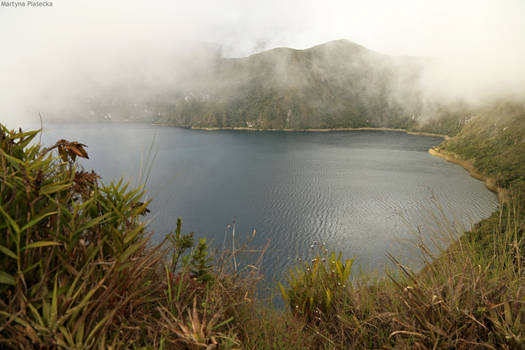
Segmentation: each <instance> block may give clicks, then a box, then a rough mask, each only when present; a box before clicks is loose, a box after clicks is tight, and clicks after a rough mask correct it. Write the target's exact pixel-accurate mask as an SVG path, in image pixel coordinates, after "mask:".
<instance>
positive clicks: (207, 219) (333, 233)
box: [42, 123, 497, 280]
mask: <svg viewBox="0 0 525 350" xmlns="http://www.w3.org/2000/svg"><path fill="white" fill-rule="evenodd" d="M60 138H66V139H69V140H75V141H80V142H83V143H85V144H87V145H88V153H89V155H90V159H89V160H88V161H84V162H83V164H84V166H85V167H86V168H87V169H96V170H97V172H98V173H99V174H100V175H102V177H103V180H104V181H106V182H107V181H110V180H112V179H117V178H119V177H121V176H124V177H126V178H127V179H130V180H131V181H132V182H137V181H138V179H139V177H140V176H141V174H142V175H144V174H146V173H147V169H144V168H145V167H146V165H145V164H147V163H148V161H152V160H153V165H152V167H151V173H150V176H149V178H148V182H147V189H148V191H149V194H150V195H151V196H152V197H153V198H154V201H153V203H152V205H151V207H150V208H151V211H152V214H151V219H152V221H151V224H150V228H151V229H152V230H154V231H155V239H156V240H160V239H161V238H162V237H163V235H164V234H165V233H167V232H169V231H170V230H173V229H174V227H175V223H176V218H177V217H178V216H181V217H182V218H183V221H184V229H185V231H195V233H196V235H197V236H205V237H208V240H211V241H212V246H214V247H222V245H223V241H224V234H225V229H226V227H227V225H228V224H231V223H232V220H233V219H234V218H236V222H237V224H236V234H237V237H240V239H241V240H242V238H243V237H246V238H247V237H248V236H251V233H252V231H253V230H254V229H255V230H256V235H255V238H254V239H253V240H252V242H251V245H252V247H257V248H262V247H263V246H264V245H265V244H266V242H267V241H268V240H270V245H269V249H268V251H267V252H266V255H265V257H264V260H263V272H264V273H265V276H266V278H267V280H272V279H274V278H276V277H277V278H279V277H280V274H281V273H282V272H283V271H286V270H287V269H288V267H290V266H292V265H293V264H294V263H295V261H296V259H297V258H298V257H301V258H309V257H310V254H311V253H312V252H311V249H310V245H311V244H312V242H313V241H321V242H325V243H326V244H327V245H328V247H330V248H334V249H337V250H342V251H343V253H344V254H345V255H346V256H356V257H357V261H356V263H357V264H358V265H359V266H360V267H361V268H362V269H363V270H375V269H379V270H381V269H383V268H384V266H385V265H386V264H388V258H387V256H386V252H390V253H391V254H393V255H395V256H401V257H405V258H408V257H409V256H410V255H411V252H410V249H409V248H408V246H407V245H406V244H405V243H404V240H406V239H412V238H413V237H414V236H413V234H412V233H410V231H417V230H418V229H419V230H420V231H421V232H422V234H423V236H425V235H431V232H432V231H433V230H437V227H436V224H435V222H434V220H433V219H432V215H438V210H437V209H436V207H435V204H434V201H433V198H434V199H436V200H437V202H438V203H439V205H440V206H441V207H442V210H443V212H444V213H445V215H446V217H447V218H448V219H449V220H450V221H451V222H452V221H455V223H452V224H451V226H453V225H462V226H464V227H466V228H468V227H469V226H470V225H471V224H472V223H473V222H476V221H479V220H480V219H481V218H483V217H486V216H488V215H489V214H490V213H491V212H492V211H494V210H495V208H496V207H497V199H496V197H495V195H494V194H492V193H490V192H489V191H488V190H486V189H485V188H484V186H483V184H482V183H481V182H480V181H477V180H475V179H473V178H471V177H470V176H469V175H468V173H467V172H466V171H464V170H463V169H462V168H461V167H459V166H457V165H454V164H450V163H447V162H445V161H443V160H441V159H439V158H435V157H432V156H431V155H429V154H428V152H427V150H428V148H430V147H432V146H435V145H437V144H439V143H440V142H441V139H440V138H436V137H426V136H416V135H407V134H404V133H397V132H381V131H355V132H335V133H289V132H248V131H247V132H230V131H216V132H215V131H197V130H186V129H177V128H171V127H154V126H149V125H144V124H111V123H108V124H50V125H47V126H46V131H45V133H44V135H43V138H42V142H43V143H46V144H50V143H52V142H54V141H56V140H57V139H60ZM151 146H152V149H153V152H152V153H148V150H149V148H150V147H151ZM148 154H149V155H148ZM142 178H143V179H144V176H142ZM229 238H230V237H229V234H228V239H229ZM227 244H228V246H229V245H230V244H231V243H230V242H227ZM412 254H413V252H412ZM242 262H243V261H241V263H242ZM412 263H413V262H412Z"/></svg>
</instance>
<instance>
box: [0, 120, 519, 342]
mask: <svg viewBox="0 0 525 350" xmlns="http://www.w3.org/2000/svg"><path fill="white" fill-rule="evenodd" d="M518 117H519V115H518V116H512V117H510V118H509V123H513V122H516V123H517V124H516V127H517V126H519V125H522V124H523V123H522V119H519V118H518ZM480 122H481V119H480ZM476 123H477V122H476ZM468 125H469V129H467V128H465V130H464V132H462V133H460V134H459V135H458V136H457V137H455V138H452V139H451V140H450V141H449V142H448V143H446V144H444V145H443V148H444V149H449V147H450V149H452V148H453V147H456V148H454V152H455V153H457V154H462V153H461V152H462V151H463V150H464V149H465V148H464V147H463V146H458V144H459V142H462V141H461V140H462V139H464V138H468V137H474V136H473V135H474V131H475V130H477V128H476V127H475V125H477V124H474V121H472V122H469V124H468ZM468 130H471V131H468ZM480 130H482V129H480ZM506 130H508V129H506ZM506 130H505V131H506ZM520 130H522V129H520ZM36 135H37V132H29V133H23V132H21V131H20V132H15V131H8V130H6V129H5V128H4V127H2V128H1V132H0V143H1V148H0V151H1V152H0V166H1V168H0V169H1V171H0V209H1V210H0V211H1V213H0V214H1V217H2V220H1V221H0V344H1V345H2V346H3V347H5V348H13V349H16V348H18V349H26V348H48V349H55V348H60V349H62V348H63V349H67V348H72V349H73V348H74V349H89V348H100V349H102V348H111V349H128V348H137V349H139V348H142V349H172V348H173V349H214V348H225V349H228V348H243V349H307V348H310V349H315V348H318V349H347V348H356V349H369V348H387V349H388V348H392V349H394V348H395V349H409V348H410V349H412V348H414V349H496V348H498V349H525V326H524V325H525V290H524V288H523V286H525V276H524V271H525V260H524V259H523V255H524V254H523V252H524V238H523V236H524V235H523V232H524V231H525V224H524V220H523V215H520V207H521V208H522V207H523V201H521V202H520V201H519V199H516V200H515V201H514V202H512V203H509V204H508V205H505V206H504V207H502V209H501V211H500V212H499V213H496V214H495V215H493V217H492V218H490V219H488V220H485V221H483V222H481V223H480V224H478V225H477V226H476V227H475V228H474V229H473V230H472V232H471V233H469V234H466V235H464V236H463V237H462V238H461V239H460V240H458V241H457V242H456V243H455V244H452V245H451V246H450V247H449V248H447V249H445V247H446V244H447V243H449V242H444V244H443V246H440V245H439V244H438V243H436V244H437V246H436V247H428V246H425V245H424V244H423V243H421V242H418V243H419V247H420V252H421V257H422V258H423V259H424V261H425V262H426V263H425V266H424V268H423V269H422V270H421V271H420V272H418V273H415V272H412V271H410V270H409V269H407V268H406V267H404V266H403V265H402V264H401V263H400V262H398V261H396V260H395V259H393V260H394V262H395V263H396V265H397V267H398V272H397V273H394V272H392V273H389V274H388V275H387V278H385V279H377V280H376V279H370V278H367V277H366V276H365V277H359V278H357V279H356V280H350V279H349V276H350V273H351V269H352V262H353V260H351V259H350V260H348V259H344V258H343V257H342V256H340V255H339V256H338V255H337V254H335V253H332V252H328V251H327V250H326V249H325V247H323V246H317V248H318V251H319V254H318V256H317V258H316V259H314V260H313V261H311V262H308V263H304V264H301V265H299V266H297V268H296V269H295V270H294V271H293V272H290V274H289V280H288V283H287V284H286V285H281V292H282V294H283V296H284V298H285V301H286V303H287V308H286V310H280V311H279V310H274V309H272V308H270V307H268V306H261V305H260V303H259V301H258V300H257V298H256V295H255V294H254V291H255V284H256V281H257V278H256V276H255V274H254V273H248V272H244V273H243V272H240V273H235V272H232V271H230V272H228V271H229V270H228V269H227V265H225V264H224V262H226V261H230V259H229V258H228V257H226V259H221V258H220V257H215V259H214V260H213V261H212V260H210V257H208V253H207V247H206V244H205V241H200V242H198V243H197V244H195V242H193V238H192V236H191V234H189V235H184V234H182V232H181V222H180V221H179V222H178V223H177V225H176V229H175V232H173V233H170V234H168V235H167V238H166V240H165V242H163V243H162V244H161V245H159V246H156V247H151V246H150V245H148V243H147V241H148V234H147V230H146V228H145V224H144V222H142V220H141V219H140V218H141V216H142V215H143V214H144V213H145V211H146V210H147V204H148V203H147V202H146V203H142V202H141V200H142V197H143V196H142V194H143V193H142V191H141V190H140V189H136V190H135V189H129V188H128V187H127V185H124V184H123V183H122V182H118V183H112V184H110V185H103V184H101V183H99V181H98V179H97V176H96V174H95V173H87V172H85V171H83V170H82V169H80V168H79V167H78V165H77V164H76V162H75V158H76V157H87V153H86V151H85V146H84V145H81V144H78V143H75V142H68V141H65V140H60V141H59V142H57V144H55V146H53V147H51V148H41V147H40V146H38V145H31V144H30V142H31V140H32V139H33V138H34V137H35V136H36ZM498 135H499V134H495V137H499V136H498ZM516 135H519V133H518V134H516ZM521 135H523V133H522V134H521ZM505 139H506V138H505ZM514 141H515V140H514ZM469 142H477V143H478V147H481V145H482V144H483V142H485V137H481V136H480V137H478V138H472V139H471V140H470V141H469ZM487 142H488V141H487ZM454 145H456V146H454ZM516 145H517V143H515V142H514V143H511V142H507V143H505V144H504V146H502V148H501V149H499V151H498V152H497V153H484V154H482V155H478V156H477V158H475V159H476V161H477V162H478V161H479V162H481V163H480V164H485V163H486V164H490V163H491V162H497V163H496V164H498V165H497V166H500V165H499V164H502V166H506V164H508V165H509V167H508V168H505V167H502V168H501V169H500V170H498V168H495V170H494V173H493V174H492V175H498V174H501V179H502V181H503V180H505V179H506V181H507V182H508V183H509V185H512V186H516V185H517V184H522V183H523V182H522V181H523V176H525V173H523V172H518V173H516V172H515V171H520V170H519V169H521V168H520V166H521V165H522V164H523V161H521V163H520V162H519V161H517V162H515V161H508V162H507V163H505V160H504V159H503V158H502V159H501V160H497V159H499V156H500V155H501V154H502V153H505V152H507V150H509V149H510V148H512V149H514V148H513V147H515V146H516ZM474 150H475V148H473V149H472V152H474ZM56 152H58V154H55V153H56ZM465 152H467V151H465ZM469 152H471V151H469ZM485 152H489V148H487V150H486V151H485ZM468 154H471V153H468ZM466 155H467V153H463V156H465V157H466ZM510 155H512V156H515V157H516V158H517V159H523V156H524V153H519V154H514V153H508V154H507V158H508V157H509V156H510ZM492 159H494V160H492ZM486 169H492V168H491V167H490V166H489V165H487V168H486ZM487 171H488V170H487ZM507 173H508V174H509V175H507ZM516 191H518V192H519V191H521V189H519V190H518V189H516ZM520 193H521V192H520ZM515 198H522V197H515ZM436 220H437V221H438V223H439V222H440V220H447V219H446V218H445V217H444V216H443V217H440V218H437V219H436ZM444 226H448V225H444ZM443 234H444V235H447V236H449V237H450V239H451V240H456V239H457V238H458V236H457V235H458V232H443ZM459 234H461V232H459ZM436 252H437V253H436Z"/></svg>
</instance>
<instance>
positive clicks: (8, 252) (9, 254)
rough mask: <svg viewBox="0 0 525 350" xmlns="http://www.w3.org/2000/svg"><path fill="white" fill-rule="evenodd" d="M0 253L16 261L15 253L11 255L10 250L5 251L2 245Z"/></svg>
mask: <svg viewBox="0 0 525 350" xmlns="http://www.w3.org/2000/svg"><path fill="white" fill-rule="evenodd" d="M0 252H2V253H4V254H5V255H7V256H9V257H11V258H13V259H15V260H18V256H17V255H16V254H15V253H13V251H12V250H9V249H7V248H6V247H4V246H3V245H0Z"/></svg>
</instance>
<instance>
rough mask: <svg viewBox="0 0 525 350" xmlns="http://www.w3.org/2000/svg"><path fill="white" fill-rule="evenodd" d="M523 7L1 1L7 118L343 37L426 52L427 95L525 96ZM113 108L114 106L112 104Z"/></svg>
mask: <svg viewBox="0 0 525 350" xmlns="http://www.w3.org/2000/svg"><path fill="white" fill-rule="evenodd" d="M523 13H525V2H523V1H519V0H515V1H511V0H506V1H497V2H496V1H462V2H461V3H458V2H456V1H450V0H447V1H434V2H428V1H426V2H418V1H406V0H405V1H396V2H392V1H387V0H384V1H379V0H376V1H367V2H366V3H363V2H357V1H322V2H321V1H296V0H293V1H287V2H282V1H276V0H269V1H266V2H264V3H261V2H257V3H250V2H246V1H234V0H226V1H221V2H216V1H201V2H198V3H189V2H183V1H178V0H177V1H166V0H160V1H155V2H151V1H146V0H143V1H142V0H127V1H124V0H111V1H102V0H91V1H66V0H56V1H53V6H52V7H47V8H29V7H25V8H12V7H11V8H8V7H4V6H2V7H0V33H1V34H0V48H1V55H0V92H1V96H2V97H1V99H2V100H1V101H2V103H1V104H0V121H1V122H3V123H7V124H8V125H9V126H11V127H15V126H17V125H18V124H21V123H22V124H23V123H26V122H31V121H37V120H38V111H42V112H45V115H44V116H45V118H50V119H52V118H53V117H54V115H55V114H57V115H58V114H60V115H63V114H64V113H70V114H71V117H72V118H75V115H74V111H75V106H76V105H78V104H81V103H85V102H86V101H96V100H97V99H100V98H107V96H100V94H103V93H107V91H114V92H115V93H116V92H117V91H118V93H121V94H123V96H125V97H126V98H128V99H130V100H135V101H141V100H143V99H147V98H149V97H150V96H152V95H155V94H162V93H163V92H164V91H173V90H174V89H178V88H185V89H188V88H191V86H192V84H194V83H196V82H199V83H200V84H202V83H203V82H205V79H206V77H208V76H209V75H208V73H209V71H211V70H213V69H214V66H213V62H214V61H215V59H216V58H217V57H220V56H223V57H242V56H247V55H250V54H253V53H256V52H261V51H263V50H267V49H270V48H274V47H281V46H285V47H292V48H297V49H304V48H307V47H311V46H314V45H316V44H319V43H322V42H326V41H330V40H333V39H339V38H347V39H350V40H352V41H354V42H357V43H359V44H361V45H363V46H365V47H367V48H369V49H372V50H374V51H377V52H381V53H384V54H388V55H395V56H421V57H427V58H429V60H428V64H427V65H426V66H425V70H424V72H423V75H422V78H421V82H420V85H421V89H422V94H423V95H424V96H425V98H426V99H428V100H433V101H435V100H439V101H445V102H446V101H454V100H457V99H465V100H467V101H469V102H470V103H477V102H479V101H483V100H486V99H489V98H494V97H502V96H504V97H506V96H523V94H524V93H525V60H523V57H525V35H524V34H523V33H525V22H524V21H522V18H521V16H522V14H523ZM108 103H111V102H108Z"/></svg>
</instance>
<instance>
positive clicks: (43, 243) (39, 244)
mask: <svg viewBox="0 0 525 350" xmlns="http://www.w3.org/2000/svg"><path fill="white" fill-rule="evenodd" d="M51 245H60V243H58V242H53V241H39V242H33V243H29V244H28V245H26V246H25V247H24V248H23V249H33V248H41V247H48V246H51Z"/></svg>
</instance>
